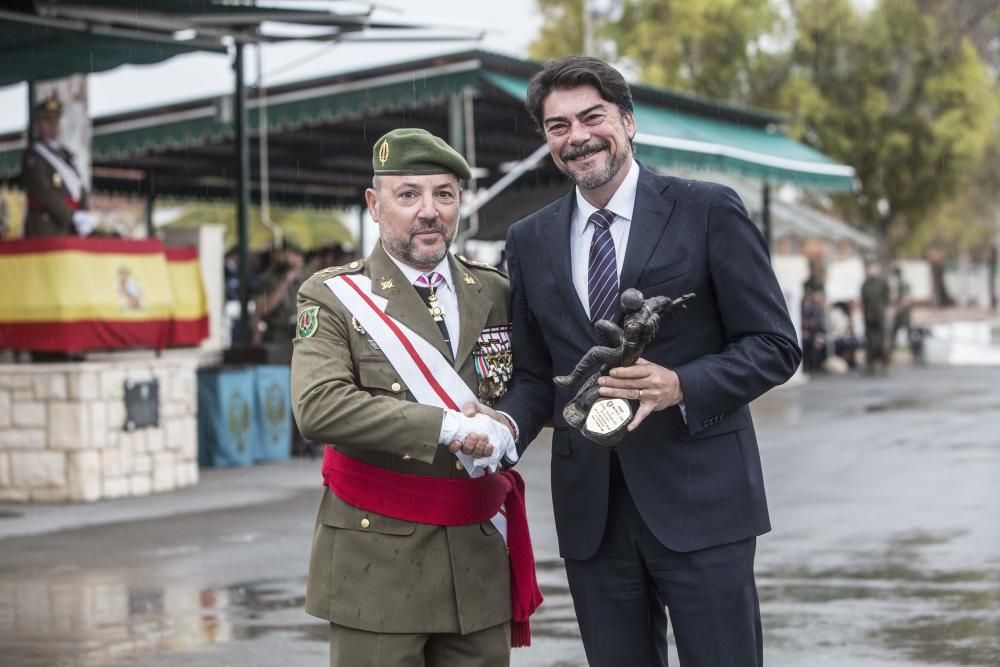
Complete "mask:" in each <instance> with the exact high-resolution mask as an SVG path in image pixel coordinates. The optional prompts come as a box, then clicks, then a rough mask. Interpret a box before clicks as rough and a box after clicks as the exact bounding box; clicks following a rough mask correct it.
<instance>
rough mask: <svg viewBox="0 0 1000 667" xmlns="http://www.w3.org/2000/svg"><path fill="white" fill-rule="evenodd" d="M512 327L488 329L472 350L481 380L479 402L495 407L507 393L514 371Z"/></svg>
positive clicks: (502, 326)
mask: <svg viewBox="0 0 1000 667" xmlns="http://www.w3.org/2000/svg"><path fill="white" fill-rule="evenodd" d="M510 332H511V325H509V324H502V325H500V326H495V327H487V328H485V329H483V332H482V333H481V334H479V339H478V340H477V341H476V346H475V348H473V350H472V355H473V357H474V359H475V365H476V377H477V378H478V379H479V391H478V392H477V393H478V395H479V400H480V401H482V402H483V403H486V404H487V405H493V403H495V402H496V399H498V398H500V397H501V396H503V394H504V392H506V391H507V383H508V382H510V376H511V373H512V372H513V370H514V366H513V359H512V357H511V351H510Z"/></svg>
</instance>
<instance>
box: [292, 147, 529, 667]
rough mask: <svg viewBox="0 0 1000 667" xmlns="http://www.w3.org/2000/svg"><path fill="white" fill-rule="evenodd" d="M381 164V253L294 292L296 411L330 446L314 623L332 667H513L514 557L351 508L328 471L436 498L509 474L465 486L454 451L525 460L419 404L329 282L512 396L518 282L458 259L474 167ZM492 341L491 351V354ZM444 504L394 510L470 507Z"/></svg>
mask: <svg viewBox="0 0 1000 667" xmlns="http://www.w3.org/2000/svg"><path fill="white" fill-rule="evenodd" d="M373 152H374V155H373V160H372V164H373V166H374V171H375V178H374V179H373V183H372V187H371V188H370V189H369V190H367V191H366V193H365V198H366V202H367V205H368V210H369V213H370V214H371V216H372V219H373V220H374V221H375V223H376V224H378V227H379V238H380V243H378V244H376V245H375V248H374V250H373V251H372V253H371V254H370V255H369V256H368V257H367V259H365V260H363V261H362V260H357V261H353V262H351V263H349V264H348V265H346V266H341V267H336V268H330V269H325V270H322V271H319V272H318V273H316V274H315V275H314V276H312V277H311V278H310V279H308V280H307V281H306V282H305V283H304V284H303V285H302V287H301V289H300V290H299V300H298V312H299V318H298V325H297V337H296V339H295V350H294V354H293V358H292V403H293V410H294V413H295V417H296V419H297V421H298V425H299V428H300V429H301V431H302V433H303V435H304V436H305V437H307V438H309V439H310V440H315V441H317V442H324V443H328V445H329V446H328V447H327V448H326V452H325V457H324V466H323V467H324V480H325V482H326V485H327V488H326V489H325V490H324V493H323V498H322V502H321V504H320V509H319V516H318V518H317V523H316V527H315V533H314V537H313V546H312V556H311V561H310V567H309V581H308V590H307V594H306V611H307V612H308V613H310V614H312V615H314V616H318V617H320V618H324V619H327V620H329V621H330V664H331V665H341V666H344V667H363V666H365V665H372V666H374V665H386V666H390V665H393V666H394V665H428V666H431V667H433V666H436V665H437V666H444V665H448V666H453V665H463V666H466V667H475V666H484V667H485V666H487V665H507V664H508V663H509V655H510V648H509V647H510V644H509V642H510V641H512V639H511V632H512V628H513V627H516V624H515V626H510V624H509V621H510V619H511V616H512V601H511V588H510V583H509V578H508V577H509V569H508V568H509V567H510V566H511V564H512V563H513V562H514V561H515V560H516V559H512V561H511V562H508V556H507V549H506V548H505V544H504V539H503V537H502V536H501V534H499V533H498V530H497V528H496V527H495V526H494V524H493V523H492V522H491V521H489V520H478V521H475V522H473V523H468V524H466V525H440V524H438V525H434V524H433V523H430V522H427V521H424V520H422V519H417V520H415V521H414V520H407V519H404V518H398V516H389V515H387V514H386V513H378V512H375V511H372V510H371V507H372V506H371V505H370V504H369V503H370V499H362V500H360V501H359V500H358V499H357V498H356V497H355V498H353V499H352V503H353V504H352V503H348V502H347V501H345V500H344V499H343V498H344V497H347V496H348V494H347V493H346V492H345V489H349V488H350V482H351V479H347V478H342V477H338V476H337V475H339V474H340V473H339V472H337V470H340V469H339V468H338V469H336V470H335V469H334V468H333V464H332V463H331V461H334V460H336V461H339V462H340V463H339V464H337V465H347V466H348V467H349V468H355V467H358V466H362V468H363V470H365V471H366V472H364V473H359V472H357V471H354V473H356V474H355V475H354V480H355V481H358V483H359V484H360V488H359V489H355V492H360V493H362V494H364V493H365V492H367V491H370V490H371V489H374V488H376V487H378V486H379V485H381V490H382V491H383V492H385V493H388V494H389V496H392V492H394V491H396V490H398V489H399V486H400V485H401V484H404V483H406V484H408V483H409V481H411V480H416V481H419V482H421V483H428V482H429V483H430V484H431V485H437V486H439V487H440V486H444V485H447V484H452V483H455V482H456V481H457V480H465V481H466V482H472V483H478V482H479V481H481V480H489V479H495V478H497V477H500V475H488V476H485V477H479V478H477V479H475V480H470V479H469V475H468V474H467V470H466V468H465V467H464V466H463V464H462V462H461V461H460V460H459V459H458V458H457V457H456V455H455V454H453V453H452V452H453V451H454V450H455V449H456V447H455V444H453V443H454V442H455V441H456V440H463V438H465V437H466V436H467V435H470V434H473V435H471V437H472V438H473V440H474V439H475V438H476V437H479V438H480V440H479V444H477V445H476V446H475V451H472V450H469V449H465V450H464V451H465V452H466V453H471V454H473V455H474V456H484V457H485V456H490V457H491V461H493V462H494V463H495V462H496V460H497V459H498V458H499V457H500V455H501V454H505V453H507V454H511V455H512V456H513V457H516V451H515V450H514V443H513V439H512V438H511V437H510V433H509V431H507V429H506V428H504V427H502V426H499V425H498V424H497V423H496V422H492V423H489V421H492V420H489V419H488V418H485V419H486V420H487V421H483V420H482V419H481V418H482V417H483V415H476V416H474V417H468V416H465V415H463V414H462V413H461V412H457V411H450V410H442V409H441V408H439V407H433V406H431V405H425V404H422V403H419V402H417V400H418V398H417V397H415V396H414V394H413V393H411V391H410V389H409V388H408V387H407V386H406V384H405V383H404V381H403V380H402V379H401V377H400V373H399V372H398V371H397V369H396V368H395V367H394V366H393V364H392V363H391V362H390V360H389V358H388V357H387V355H386V353H385V350H383V345H380V343H379V342H378V341H376V340H375V335H373V334H372V332H369V331H366V329H365V328H364V326H362V325H361V323H360V322H359V321H358V320H357V318H356V317H355V316H354V314H352V312H351V311H349V310H348V308H347V307H346V306H345V305H344V302H342V301H341V300H340V299H338V297H337V296H336V295H335V294H334V293H333V287H332V286H328V284H327V282H328V281H329V283H330V285H333V284H334V283H338V284H339V283H347V282H348V281H347V280H344V279H343V278H345V277H346V278H348V279H350V284H352V285H364V284H366V283H367V281H366V280H365V279H370V281H371V282H370V289H371V293H370V294H369V296H370V298H372V299H373V300H377V301H380V300H381V299H384V300H385V304H386V305H385V314H386V315H388V316H389V317H391V318H394V319H395V320H396V321H397V322H399V323H402V324H404V325H405V326H406V327H408V328H409V329H411V330H412V331H413V332H414V334H415V335H416V336H419V337H420V338H423V339H424V340H425V341H427V342H428V343H430V344H432V345H433V347H434V350H435V351H434V352H433V354H434V355H442V356H443V358H444V359H446V360H447V361H446V365H447V366H448V367H452V368H454V370H455V371H456V372H457V373H458V375H459V376H460V378H461V379H460V380H458V381H460V382H464V384H465V385H466V386H468V387H469V388H470V389H472V390H473V392H475V393H476V394H477V396H479V397H480V398H485V399H487V400H490V399H492V398H494V397H495V396H496V395H497V394H498V393H499V391H502V388H503V382H504V380H505V379H506V377H507V376H508V374H509V370H510V369H509V363H510V362H509V359H510V357H509V336H507V335H506V333H507V332H508V330H509V324H510V314H509V312H508V286H507V280H506V278H505V276H504V275H503V274H501V273H500V272H499V271H497V270H496V269H493V268H491V267H489V266H487V265H484V264H479V263H476V262H470V261H468V260H465V259H464V258H462V257H460V256H458V257H456V256H455V255H453V254H451V253H449V252H448V248H449V245H450V242H451V240H452V239H453V238H454V235H455V231H456V227H457V225H458V219H459V204H460V201H461V187H460V179H468V178H469V177H470V171H469V166H468V164H467V163H466V162H465V160H464V159H463V158H462V156H461V155H459V154H458V153H457V152H456V151H454V150H453V149H452V148H451V147H449V146H448V145H447V144H446V143H445V142H444V141H443V140H441V139H439V138H437V137H435V136H433V135H431V134H429V133H427V132H425V131H423V130H414V129H400V130H394V131H393V132H390V133H388V134H387V135H385V136H383V137H382V138H381V139H379V140H378V141H377V142H376V144H375V146H374V151H373ZM338 281H339V282H338ZM435 309H436V311H435ZM355 312H357V310H356V311H355ZM484 340H490V341H492V343H491V345H490V347H489V350H487V349H486V347H485V346H484V345H483V341H484ZM504 346H506V350H504V349H502V348H504ZM487 351H488V352H489V355H487V354H486V352H487ZM505 355H506V356H505ZM437 361H438V363H440V359H437ZM419 366H420V365H419V364H414V367H419ZM449 370H450V369H449ZM415 391H416V390H415ZM459 405H461V404H459ZM505 432H506V433H505ZM475 434H480V435H478V436H477V435H475ZM481 434H486V437H483V435H481ZM487 437H488V439H489V444H487V442H486V439H487ZM464 442H465V443H468V442H469V440H464ZM449 444H451V448H449V446H448V445H449ZM508 448H509V449H508ZM334 457H336V458H334ZM365 466H367V467H365ZM399 473H404V474H406V475H407V476H408V479H403V478H399V477H398V474H399ZM505 474H510V473H505ZM384 476H388V481H386V479H383V477H384ZM442 482H444V483H445V484H442ZM466 486H468V484H466ZM333 489H336V491H334V490H333ZM444 498H445V495H444V494H443V493H440V494H439V493H437V492H436V491H435V492H434V493H432V494H430V495H429V496H425V497H421V498H418V499H414V497H408V498H406V499H403V498H398V499H397V498H389V500H388V501H387V502H388V506H389V507H391V508H403V506H404V505H411V506H413V508H411V509H415V510H417V511H418V513H419V511H422V510H424V509H433V510H434V511H443V512H449V511H460V510H461V509H462V508H461V505H463V504H464V503H461V502H457V501H455V500H454V499H452V500H451V501H445V500H444ZM366 507H368V508H367V509H366ZM390 513H395V512H390ZM404 514H405V513H404ZM511 549H512V551H513V549H514V544H513V542H511ZM532 568H533V560H532ZM532 572H533V569H532ZM532 576H533V574H532ZM532 583H533V582H532ZM536 589H537V587H536Z"/></svg>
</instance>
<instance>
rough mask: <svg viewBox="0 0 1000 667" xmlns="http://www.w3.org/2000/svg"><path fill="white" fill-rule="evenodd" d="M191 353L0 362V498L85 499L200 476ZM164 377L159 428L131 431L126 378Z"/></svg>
mask: <svg viewBox="0 0 1000 667" xmlns="http://www.w3.org/2000/svg"><path fill="white" fill-rule="evenodd" d="M196 370H197V363H196V359H195V358H190V357H182V358H174V357H164V358H155V357H150V358H147V359H138V360H123V361H107V362H92V361H88V362H83V363H64V364H63V363H57V364H6V365H0V500H14V501H40V502H67V501H69V502H81V501H93V500H101V499H105V498H122V497H126V496H144V495H148V494H150V493H158V492H162V491H171V490H173V489H177V488H181V487H184V486H189V485H192V484H196V483H197V482H198V431H197V406H198V398H197V384H196ZM152 379H156V380H158V381H159V426H158V427H146V428H138V429H135V430H132V431H127V430H126V429H125V421H126V420H125V415H126V410H125V401H124V397H125V383H126V382H127V381H132V382H141V381H148V380H152Z"/></svg>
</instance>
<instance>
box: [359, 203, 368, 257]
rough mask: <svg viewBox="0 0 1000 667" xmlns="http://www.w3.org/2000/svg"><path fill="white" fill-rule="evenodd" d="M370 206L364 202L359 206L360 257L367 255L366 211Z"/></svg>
mask: <svg viewBox="0 0 1000 667" xmlns="http://www.w3.org/2000/svg"><path fill="white" fill-rule="evenodd" d="M367 211H368V207H367V206H365V205H364V204H361V206H358V257H364V256H365V222H366V220H365V213H366V212H367Z"/></svg>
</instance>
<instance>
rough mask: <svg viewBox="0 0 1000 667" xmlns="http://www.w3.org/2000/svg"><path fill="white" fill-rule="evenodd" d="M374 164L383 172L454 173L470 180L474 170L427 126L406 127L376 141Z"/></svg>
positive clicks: (376, 168) (377, 172)
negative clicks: (423, 127) (428, 129)
mask: <svg viewBox="0 0 1000 667" xmlns="http://www.w3.org/2000/svg"><path fill="white" fill-rule="evenodd" d="M372 168H373V169H374V170H375V174H376V175H381V174H446V173H449V172H450V173H453V174H456V175H457V176H458V177H459V178H461V179H464V180H469V179H470V178H472V171H471V170H470V169H469V163H468V162H466V161H465V158H463V157H462V156H461V155H460V154H459V153H458V151H456V150H455V149H454V148H452V147H451V146H449V145H448V144H447V143H446V142H445V141H444V139H440V138H438V137H435V136H434V135H433V134H431V133H430V132H428V131H426V130H420V129H417V128H413V127H404V128H400V129H398V130H393V131H392V132H389V133H388V134H385V135H383V136H382V138H381V139H379V140H378V141H376V142H375V147H374V148H373V149H372Z"/></svg>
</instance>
